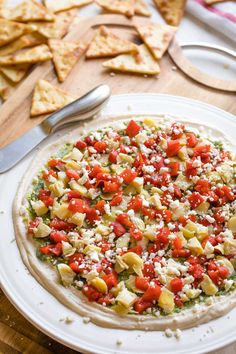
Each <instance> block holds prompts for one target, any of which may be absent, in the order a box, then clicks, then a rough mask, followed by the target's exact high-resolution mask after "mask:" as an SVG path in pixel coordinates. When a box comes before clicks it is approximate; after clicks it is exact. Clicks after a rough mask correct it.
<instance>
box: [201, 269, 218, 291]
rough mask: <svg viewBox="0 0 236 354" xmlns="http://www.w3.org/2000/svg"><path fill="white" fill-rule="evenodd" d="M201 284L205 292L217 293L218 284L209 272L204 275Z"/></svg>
mask: <svg viewBox="0 0 236 354" xmlns="http://www.w3.org/2000/svg"><path fill="white" fill-rule="evenodd" d="M200 286H201V288H202V290H203V291H204V293H205V294H206V295H209V296H210V295H215V294H216V293H217V291H218V288H217V286H216V285H215V284H214V283H213V281H212V280H211V278H210V277H209V276H208V275H207V274H204V275H203V280H202V281H201V283H200Z"/></svg>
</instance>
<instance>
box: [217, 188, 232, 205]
mask: <svg viewBox="0 0 236 354" xmlns="http://www.w3.org/2000/svg"><path fill="white" fill-rule="evenodd" d="M215 193H216V194H217V195H218V196H219V197H225V199H226V201H227V202H232V201H234V200H235V195H234V192H233V191H232V189H231V188H230V187H228V186H223V187H219V188H216V190H215Z"/></svg>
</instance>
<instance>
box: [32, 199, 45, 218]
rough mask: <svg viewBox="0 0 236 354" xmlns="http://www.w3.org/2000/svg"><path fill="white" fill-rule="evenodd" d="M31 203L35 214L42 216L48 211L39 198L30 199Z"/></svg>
mask: <svg viewBox="0 0 236 354" xmlns="http://www.w3.org/2000/svg"><path fill="white" fill-rule="evenodd" d="M31 205H32V208H33V209H34V211H35V213H36V215H37V216H42V215H44V214H46V213H47V212H48V208H47V207H46V205H45V204H44V203H43V202H42V201H41V200H38V201H37V202H34V201H31Z"/></svg>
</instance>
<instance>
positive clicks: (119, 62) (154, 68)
mask: <svg viewBox="0 0 236 354" xmlns="http://www.w3.org/2000/svg"><path fill="white" fill-rule="evenodd" d="M138 48H139V54H135V53H131V54H121V55H119V56H118V57H116V58H114V59H111V60H108V61H106V62H105V63H103V66H104V67H105V68H109V69H113V70H118V71H122V72H133V73H138V74H150V75H154V74H159V72H160V67H159V65H158V63H157V62H156V60H155V59H154V58H153V56H152V54H151V53H150V52H149V50H148V48H147V47H146V45H145V44H142V45H140V46H139V47H138Z"/></svg>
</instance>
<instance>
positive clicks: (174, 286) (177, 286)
mask: <svg viewBox="0 0 236 354" xmlns="http://www.w3.org/2000/svg"><path fill="white" fill-rule="evenodd" d="M183 287H184V283H183V280H182V279H180V278H174V279H171V281H170V289H171V291H172V292H173V293H174V294H177V293H178V292H179V291H181V290H182V289H183Z"/></svg>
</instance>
